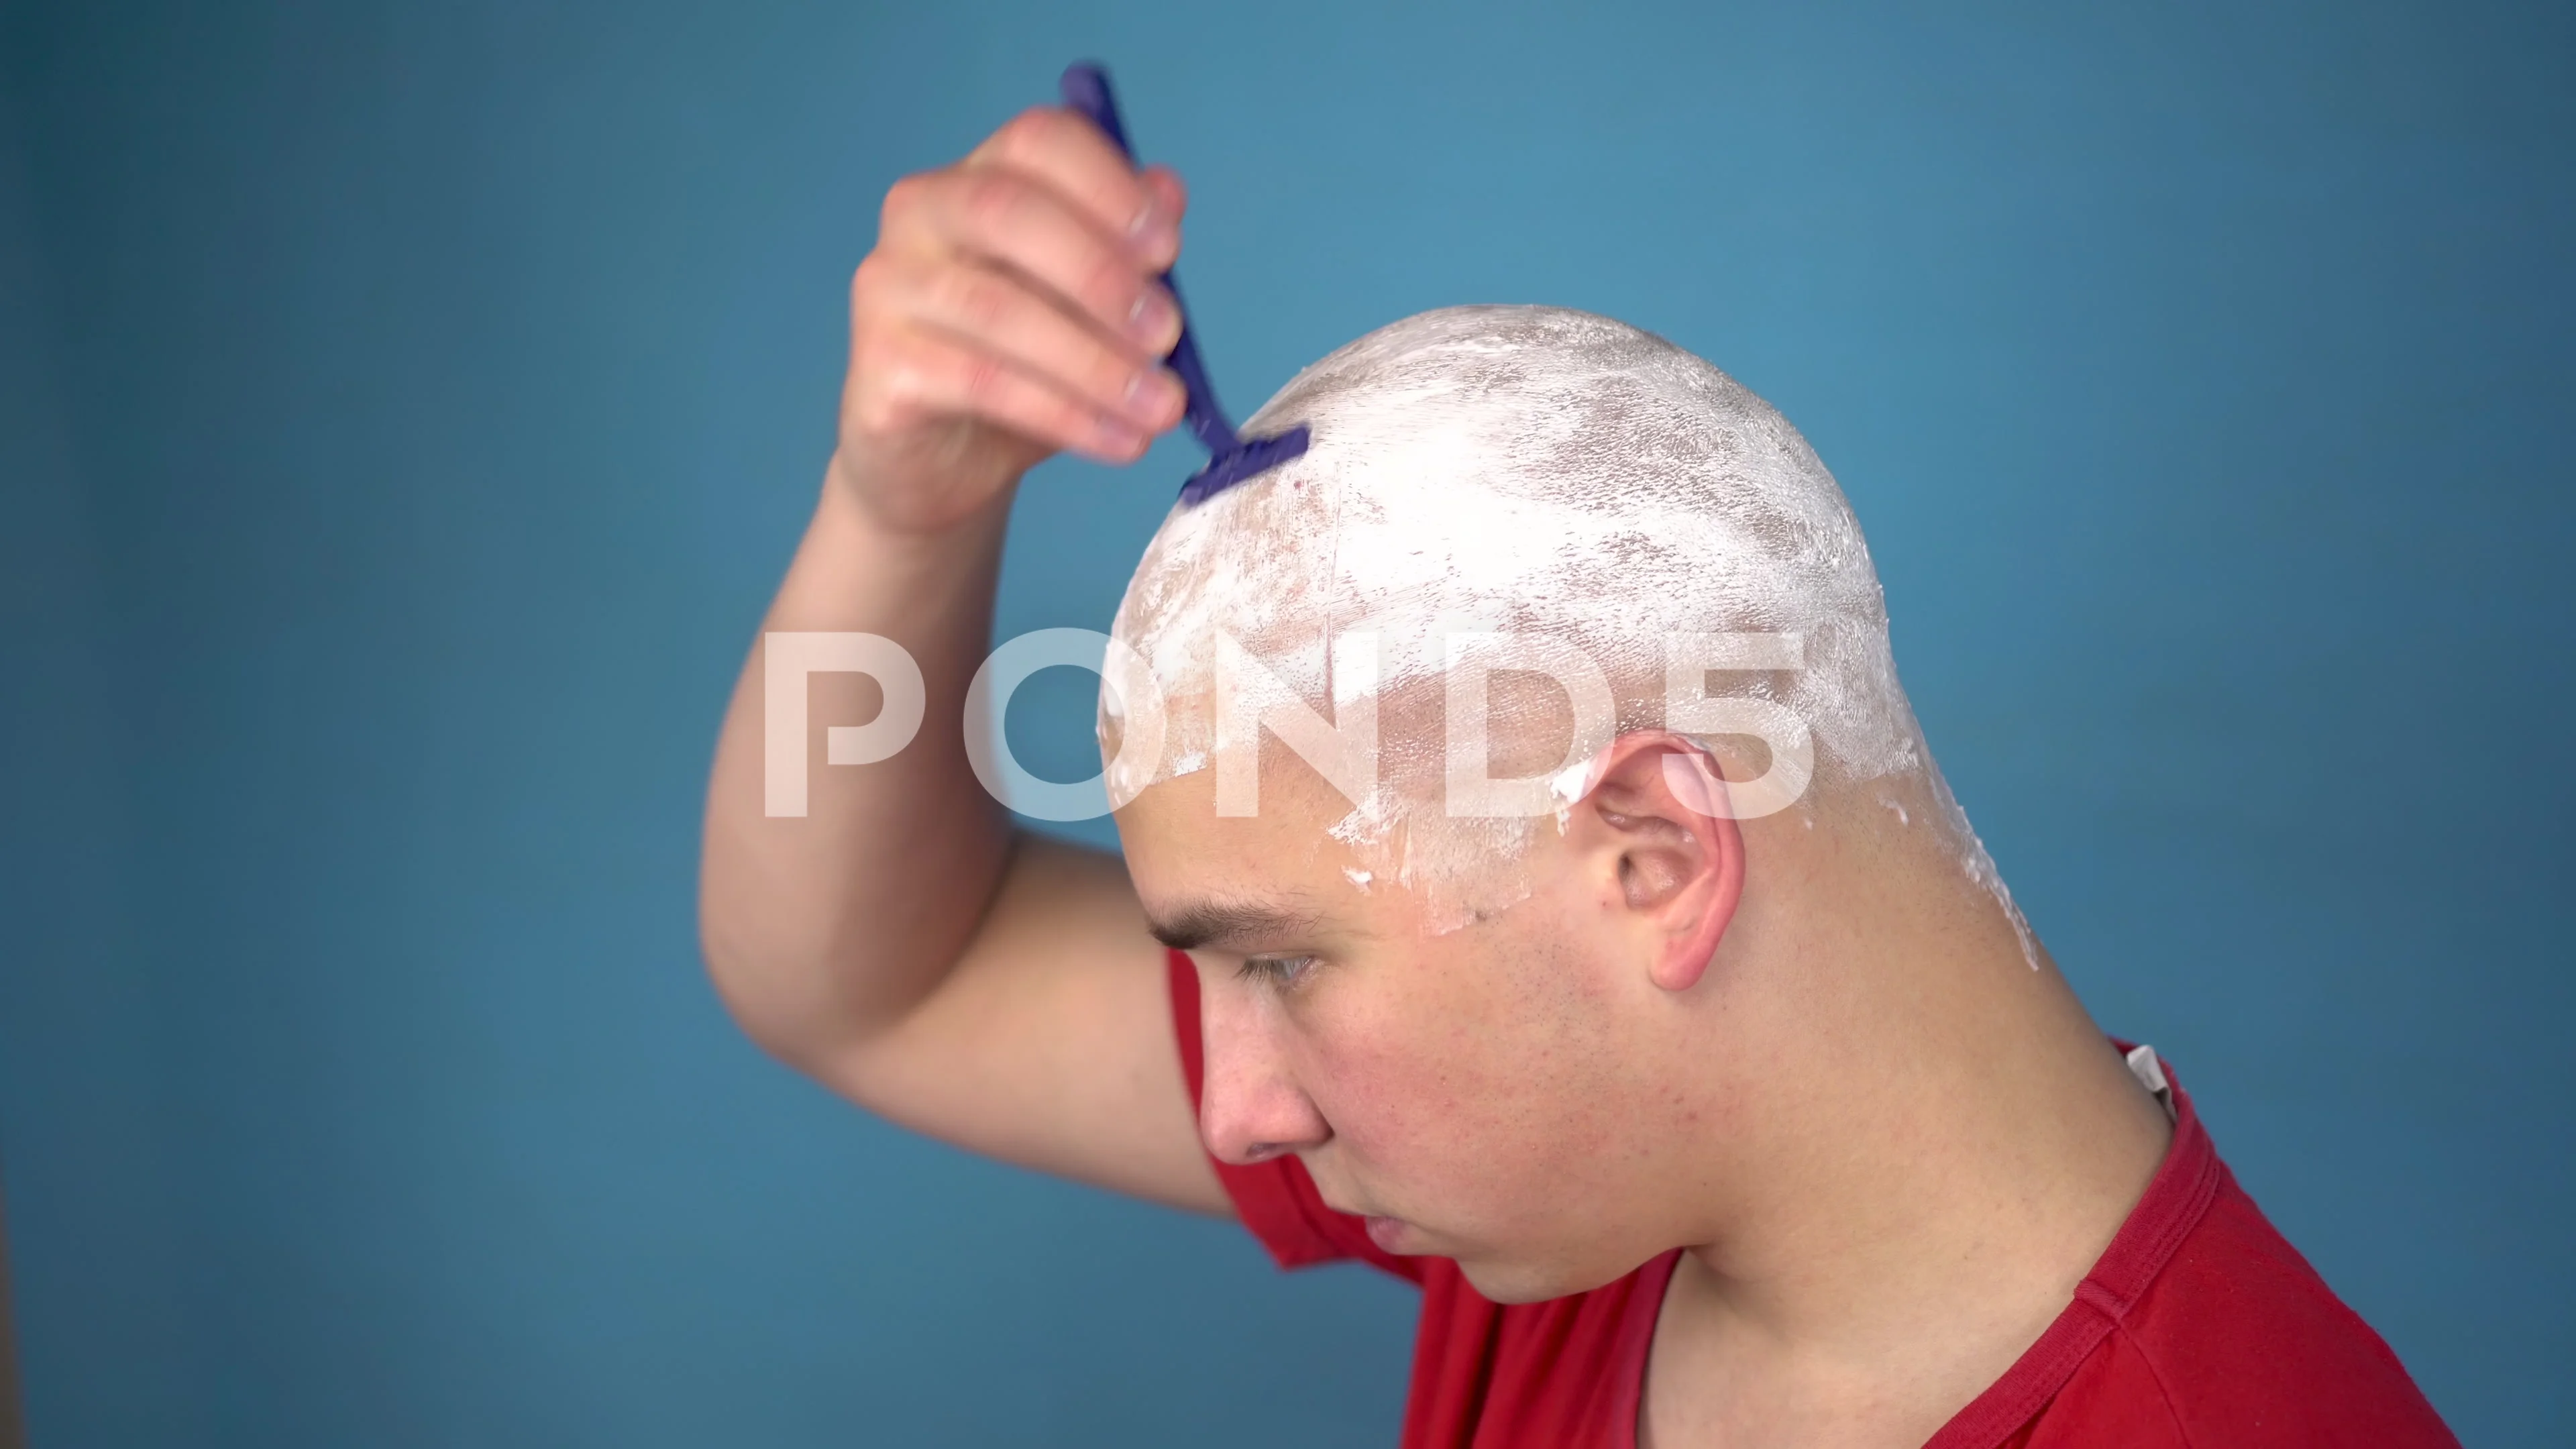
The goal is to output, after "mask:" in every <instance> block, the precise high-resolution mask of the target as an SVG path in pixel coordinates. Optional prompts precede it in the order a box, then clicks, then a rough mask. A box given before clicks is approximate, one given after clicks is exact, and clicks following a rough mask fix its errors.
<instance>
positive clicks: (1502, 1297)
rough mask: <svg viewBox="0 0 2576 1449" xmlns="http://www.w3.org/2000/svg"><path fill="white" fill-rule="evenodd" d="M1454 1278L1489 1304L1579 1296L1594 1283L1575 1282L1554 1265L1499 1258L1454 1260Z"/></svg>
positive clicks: (1537, 1301)
mask: <svg viewBox="0 0 2576 1449" xmlns="http://www.w3.org/2000/svg"><path fill="white" fill-rule="evenodd" d="M1453 1261H1455V1262H1456V1263H1457V1265H1458V1275H1459V1276H1460V1277H1462V1278H1465V1279H1466V1280H1467V1286H1468V1287H1470V1288H1473V1289H1475V1290H1476V1292H1477V1293H1478V1294H1479V1295H1480V1296H1482V1297H1483V1298H1484V1299H1485V1301H1487V1302H1489V1303H1543V1302H1545V1301H1547V1300H1548V1299H1550V1298H1563V1297H1566V1296H1567V1295H1569V1294H1574V1293H1581V1292H1583V1291H1585V1290H1586V1289H1589V1288H1597V1287H1599V1286H1601V1285H1600V1284H1598V1283H1587V1282H1577V1281H1575V1280H1573V1279H1571V1278H1569V1277H1568V1276H1567V1275H1566V1274H1565V1273H1564V1272H1563V1271H1562V1270H1561V1269H1559V1268H1557V1267H1556V1265H1554V1264H1546V1263H1532V1262H1527V1261H1523V1260H1515V1259H1510V1258H1499V1257H1471V1258H1458V1259H1454V1260H1453Z"/></svg>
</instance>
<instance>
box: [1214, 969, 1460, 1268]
mask: <svg viewBox="0 0 2576 1449" xmlns="http://www.w3.org/2000/svg"><path fill="white" fill-rule="evenodd" d="M1165 967H1166V972H1167V974H1168V976H1169V978H1170V982H1171V998H1172V1030H1173V1033H1174V1034H1175V1035H1176V1036H1178V1037H1179V1038H1180V1046H1181V1074H1182V1076H1183V1077H1184V1078H1186V1079H1187V1080H1188V1082H1189V1084H1190V1111H1191V1112H1192V1113H1193V1114H1196V1113H1197V1111H1198V1109H1199V1098H1200V1095H1201V1091H1202V1084H1203V1083H1204V1082H1205V1080H1206V1077H1207V1061H1206V1049H1205V1042H1204V1039H1203V1038H1202V1037H1201V1036H1200V1033H1199V973H1198V968H1197V967H1195V966H1193V965H1191V964H1190V958H1189V957H1188V956H1186V955H1184V954H1182V953H1181V952H1178V951H1173V952H1170V953H1169V954H1168V957H1167V959H1166V962H1165ZM1208 1160H1209V1161H1210V1162H1211V1163H1214V1164H1215V1166H1216V1175H1217V1180H1218V1181H1220V1182H1222V1183H1224V1184H1225V1191H1226V1195H1227V1196H1228V1197H1231V1198H1233V1199H1234V1210H1235V1212H1236V1214H1237V1215H1238V1216H1240V1217H1241V1218H1242V1219H1243V1225H1244V1226H1245V1227H1247V1228H1249V1229H1251V1230H1252V1236H1253V1237H1255V1238H1257V1239H1259V1240H1260V1242H1261V1246H1263V1247H1264V1248H1267V1249H1269V1250H1270V1256H1271V1257H1272V1258H1274V1259H1276V1260H1277V1261H1278V1263H1279V1266H1280V1267H1282V1268H1303V1267H1306V1266H1308V1265H1310V1264H1315V1263H1329V1262H1333V1261H1335V1260H1337V1259H1343V1258H1350V1259H1356V1260H1358V1261H1360V1262H1364V1263H1368V1264H1371V1265H1373V1266H1375V1267H1379V1268H1383V1269H1385V1270H1386V1271H1387V1272H1389V1273H1393V1274H1395V1275H1396V1276H1397V1277H1399V1278H1403V1279H1406V1280H1408V1281H1410V1282H1415V1283H1419V1282H1421V1281H1422V1260H1421V1259H1419V1258H1409V1257H1398V1256H1397V1255H1395V1254H1393V1253H1389V1252H1387V1251H1385V1250H1384V1249H1382V1248H1380V1247H1378V1245H1377V1244H1376V1243H1375V1242H1373V1241H1371V1240H1370V1238H1369V1235H1368V1227H1367V1224H1366V1223H1364V1222H1363V1221H1362V1220H1361V1219H1359V1218H1357V1217H1355V1216H1353V1215H1351V1214H1349V1213H1341V1212H1335V1211H1333V1210H1332V1209H1331V1208H1329V1207H1326V1206H1325V1205H1324V1198H1323V1194H1322V1193H1320V1192H1317V1191H1316V1190H1315V1180H1314V1179H1313V1178H1312V1177H1309V1176H1308V1175H1307V1173H1306V1164H1305V1163H1303V1162H1300V1161H1298V1160H1297V1158H1296V1157H1294V1156H1293V1155H1290V1156H1280V1157H1274V1158H1271V1159H1270V1160H1269V1161H1267V1162H1256V1163H1254V1164H1252V1165H1251V1166H1249V1167H1238V1166H1236V1165H1234V1164H1233V1163H1230V1162H1219V1161H1217V1159H1216V1158H1214V1157H1210V1158H1209V1159H1208Z"/></svg>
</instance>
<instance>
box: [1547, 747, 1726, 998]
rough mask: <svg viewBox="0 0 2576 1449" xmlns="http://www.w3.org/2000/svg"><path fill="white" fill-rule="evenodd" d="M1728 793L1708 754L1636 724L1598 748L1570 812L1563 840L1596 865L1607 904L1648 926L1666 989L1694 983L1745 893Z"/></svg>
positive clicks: (1652, 966) (1655, 968) (1653, 966)
mask: <svg viewBox="0 0 2576 1449" xmlns="http://www.w3.org/2000/svg"><path fill="white" fill-rule="evenodd" d="M1726 800H1727V796H1726V781H1725V779H1724V777H1723V776H1721V775H1720V774H1719V773H1718V767H1717V762H1716V761H1715V760H1713V759H1711V758H1710V757H1709V755H1708V752H1707V751H1705V750H1703V749H1701V748H1700V747H1699V746H1698V745H1697V744H1696V743H1694V742H1692V741H1690V740H1687V739H1684V738H1683V737H1681V736H1679V735H1676V734H1671V733H1669V732H1666V731H1663V730H1640V731H1637V732H1635V733H1632V734H1626V735H1621V736H1620V737H1619V738H1618V739H1616V740H1614V741H1612V742H1611V744H1610V746H1609V747H1608V748H1607V749H1605V750H1603V751H1602V752H1601V755H1600V757H1599V758H1598V759H1597V760H1596V761H1595V762H1594V765H1593V769H1592V780H1591V788H1590V790H1588V791H1587V792H1586V793H1585V794H1584V796H1583V798H1582V799H1581V800H1580V801H1578V802H1576V804H1575V805H1574V808H1573V810H1572V811H1571V812H1570V814H1569V816H1568V818H1567V822H1566V834H1567V837H1568V844H1570V845H1572V846H1574V847H1575V848H1576V850H1577V852H1578V853H1579V854H1580V855H1582V856H1583V857H1584V858H1586V859H1587V860H1592V861H1597V862H1598V863H1599V864H1600V866H1601V869H1602V872H1603V875H1604V877H1605V889H1607V890H1609V891H1611V892H1612V893H1613V894H1612V898H1611V901H1610V904H1611V905H1612V907H1613V908H1614V909H1624V910H1627V911H1629V912H1632V913H1634V914H1635V915H1637V916H1638V917H1639V918H1640V919H1641V920H1642V921H1644V922H1645V923H1646V924H1648V925H1649V926H1650V927H1651V928H1652V930H1653V935H1654V941H1655V945H1654V954H1653V956H1652V958H1651V959H1650V961H1649V962H1648V970H1649V972H1650V974H1651V975H1652V977H1653V979H1654V983H1655V984H1656V985H1657V986H1659V987H1662V988H1663V989H1664V990H1666V991H1687V990H1689V989H1690V988H1691V987H1692V986H1694V985H1696V984H1697V983H1698V982H1699V979H1700V977H1701V976H1702V975H1703V974H1705V973H1706V972H1707V970H1708V962H1709V958H1710V956H1712V955H1714V954H1715V953H1716V951H1717V943H1718V939H1719V938H1720V937H1722V936H1724V935H1725V934H1726V928H1727V925H1728V923H1729V922H1731V921H1733V920H1734V919H1735V907H1736V904H1737V903H1738V902H1739V901H1741V900H1742V899H1743V897H1744V833H1743V832H1742V831H1740V830H1738V829H1737V828H1736V824H1735V820H1734V818H1733V815H1732V812H1731V811H1730V810H1729V809H1728V808H1727V803H1726Z"/></svg>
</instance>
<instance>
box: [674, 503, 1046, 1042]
mask: <svg viewBox="0 0 2576 1449" xmlns="http://www.w3.org/2000/svg"><path fill="white" fill-rule="evenodd" d="M1009 497H1010V494H1009V490H1004V492H1003V493H1002V494H1001V495H1000V496H999V497H998V498H997V499H996V500H995V501H994V503H993V504H992V505H991V506H990V507H989V508H987V509H986V510H984V511H983V513H981V514H979V515H978V516H976V517H975V518H972V519H970V520H968V521H967V522H965V523H963V524H961V525H960V526H957V527H954V528H949V529H944V530H942V531H940V532H938V533H936V534H908V533H902V532H897V531H894V530H890V529H887V528H885V527H883V526H881V525H879V524H878V523H876V522H875V521H874V520H872V519H870V518H869V517H868V516H867V514H866V513H865V511H864V510H863V509H862V508H861V507H860V506H859V505H858V504H857V502H856V501H855V499H854V498H853V497H852V496H851V491H850V490H849V489H848V488H846V487H844V486H843V485H842V483H841V482H840V480H837V479H836V480H833V481H832V482H830V483H828V484H827V485H826V487H825V488H824V490H823V498H822V501H821V503H820V504H819V505H818V506H817V508H816V510H815V514H814V518H813V521H812V522H811V524H810V525H809V526H808V527H807V530H806V534H805V538H804V541H803V543H802V544H801V545H800V546H799V547H798V549H797V553H796V558H795V562H794V563H793V564H792V565H791V566H790V568H789V570H788V574H787V578H786V581H785V582H784V583H783V584H782V585H780V587H779V591H778V596H777V598H776V600H775V601H774V602H773V603H772V604H771V606H770V610H769V614H768V617H767V618H766V620H764V622H763V624H762V629H763V632H764V633H767V632H772V631H832V632H841V631H848V632H860V633H869V634H878V635H883V636H885V637H886V638H889V639H892V640H893V641H894V642H896V643H897V644H899V645H901V646H902V647H903V648H904V650H905V651H906V652H907V653H909V654H910V655H911V656H912V658H913V660H914V661H915V662H916V663H917V664H919V666H920V668H921V673H922V683H923V686H924V693H925V697H926V705H925V709H924V713H923V717H922V726H921V729H920V731H919V733H918V734H917V735H916V736H915V737H914V739H913V740H912V742H911V743H910V744H909V745H907V746H905V747H904V750H903V752H902V754H901V755H899V756H898V757H897V758H896V759H894V760H889V761H884V762H881V763H880V764H878V765H876V766H872V767H868V768H863V769H852V770H827V771H818V772H815V774H814V776H813V777H812V782H811V787H810V788H809V790H808V800H807V811H808V813H807V814H806V815H804V816H803V817H801V818H798V817H771V816H768V815H767V814H765V803H764V802H765V795H764V788H763V774H764V761H763V735H762V713H763V677H762V676H763V665H762V648H763V646H761V645H757V644H756V645H755V646H754V648H753V651H752V655H751V659H750V662H749V663H748V664H747V665H746V666H745V668H744V670H743V673H742V677H741V679H740V680H739V682H737V684H736V685H735V688H734V694H733V702H732V705H731V707H730V708H729V709H728V710H727V712H726V716H725V724H724V732H723V737H722V739H721V741H720V743H719V744H718V746H717V751H716V764H715V770H714V773H713V778H712V781H711V783H710V786H709V799H708V803H707V824H706V848H705V859H704V868H703V874H702V877H701V881H700V921H701V932H702V934H703V937H704V942H705V947H706V953H707V960H708V965H709V968H710V970H711V971H712V972H713V974H714V977H715V980H716V983H717V986H718V988H719V990H721V991H722V992H723V994H724V996H725V999H726V1001H727V1003H728V1004H729V1005H730V1006H731V1007H732V1009H733V1010H734V1012H735V1013H736V1015H737V1016H738V1017H739V1018H740V1019H741V1021H742V1023H743V1025H744V1027H745V1028H746V1029H747V1030H749V1031H750V1032H751V1033H752V1034H753V1035H754V1036H755V1037H756V1038H758V1039H759V1040H760V1041H761V1042H762V1043H763V1044H764V1045H766V1046H767V1047H769V1048H770V1049H771V1050H772V1051H775V1052H778V1053H779V1054H781V1055H782V1056H786V1057H789V1058H791V1059H794V1058H803V1057H806V1056H809V1055H811V1054H813V1053H816V1052H820V1051H823V1050H826V1049H829V1048H831V1047H833V1046H835V1045H838V1044H841V1043H846V1042H849V1041H853V1040H858V1039H863V1038H864V1037H866V1036H867V1035H869V1034H871V1033H872V1032H874V1031H875V1030H877V1029H879V1028H881V1027H883V1026H885V1025H888V1024H890V1023H891V1022H893V1021H894V1020H896V1019H898V1018H899V1017H900V1016H901V1015H902V1014H903V1013H904V1012H905V1011H906V1010H908V1009H909V1008H910V1007H912V1006H913V1005H914V1004H916V1003H917V1002H919V1001H920V1000H921V999H922V998H923V997H924V996H926V995H927V994H928V993H929V992H930V990H931V989H932V988H933V987H935V986H937V985H938V983H939V981H940V979H941V978H942V977H943V976H944V975H945V974H946V972H947V970H948V967H949V965H950V964H951V963H952V962H954V961H955V960H956V959H957V956H958V954H959V952H960V951H961V950H962V949H963V948H964V947H965V945H966V943H967V942H968V941H969V940H970V939H971V938H972V937H973V935H974V932H975V929H976V927H977V925H978V923H979V922H980V920H981V918H982V916H983V912H984V908H985V906H986V904H987V903H988V902H989V901H990V899H991V897H992V893H993V891H994V888H995V886H996V884H997V883H998V881H999V879H1000V875H1001V872H1002V869H1003V867H1004V865H1005V863H1006V862H1007V860H1008V857H1009V853H1010V839H1011V832H1010V825H1009V820H1008V817H1007V816H1006V815H1005V814H1004V813H1003V812H1002V810H1001V808H1000V806H998V805H997V804H996V803H995V802H994V801H993V800H992V799H991V797H990V796H988V795H987V794H986V793H985V792H984V790H983V789H982V788H981V787H980V786H979V785H978V784H977V783H976V780H975V776H974V773H973V770H972V768H971V766H970V765H969V764H968V762H967V758H966V751H965V744H964V739H963V734H962V731H961V728H960V720H961V715H962V710H963V707H964V701H965V698H966V688H967V685H968V683H969V682H970V681H971V680H972V679H973V677H974V672H975V669H976V667H977V665H978V664H979V662H980V661H981V660H982V658H983V654H984V650H985V647H986V645H987V644H988V643H989V642H990V635H991V629H992V610H993V585H994V580H995V577H996V574H997V571H998V569H999V566H1000V558H1001V536H1002V528H1003V523H1004V520H1005V518H1006V517H1007V515H1008V510H1009ZM849 723H857V721H849Z"/></svg>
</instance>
